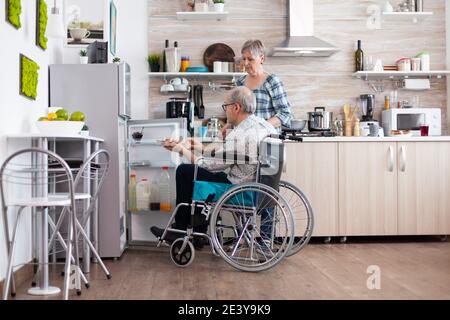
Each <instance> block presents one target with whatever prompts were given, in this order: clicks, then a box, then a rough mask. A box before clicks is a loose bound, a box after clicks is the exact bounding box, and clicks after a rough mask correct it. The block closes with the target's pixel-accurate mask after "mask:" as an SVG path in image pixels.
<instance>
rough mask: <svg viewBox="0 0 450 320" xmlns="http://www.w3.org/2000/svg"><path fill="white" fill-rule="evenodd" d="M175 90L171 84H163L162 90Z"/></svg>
mask: <svg viewBox="0 0 450 320" xmlns="http://www.w3.org/2000/svg"><path fill="white" fill-rule="evenodd" d="M173 91H175V88H174V87H173V85H171V84H168V83H166V84H163V85H162V86H161V92H173Z"/></svg>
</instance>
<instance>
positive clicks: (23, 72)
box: [19, 54, 40, 100]
mask: <svg viewBox="0 0 450 320" xmlns="http://www.w3.org/2000/svg"><path fill="white" fill-rule="evenodd" d="M19 58H20V75H19V79H20V85H19V86H20V87H19V93H20V94H21V95H22V96H24V97H27V98H29V99H31V100H36V98H37V87H38V82H39V73H38V71H39V69H40V68H39V66H38V64H37V63H36V62H34V61H33V60H31V59H30V58H28V57H26V56H25V55H23V54H20V55H19Z"/></svg>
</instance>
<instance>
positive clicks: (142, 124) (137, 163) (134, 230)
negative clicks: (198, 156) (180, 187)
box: [127, 118, 188, 245]
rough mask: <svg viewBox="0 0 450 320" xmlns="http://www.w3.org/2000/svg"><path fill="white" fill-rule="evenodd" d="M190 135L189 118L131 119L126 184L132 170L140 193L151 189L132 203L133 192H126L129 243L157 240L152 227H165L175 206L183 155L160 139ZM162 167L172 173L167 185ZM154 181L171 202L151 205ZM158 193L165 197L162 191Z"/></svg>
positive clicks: (146, 243) (136, 243)
mask: <svg viewBox="0 0 450 320" xmlns="http://www.w3.org/2000/svg"><path fill="white" fill-rule="evenodd" d="M187 135H188V131H187V121H186V119H184V118H178V119H161V120H143V121H129V122H128V146H127V148H128V156H127V164H128V165H127V168H128V171H127V185H129V184H130V176H131V174H132V173H133V174H135V175H136V183H137V184H138V188H137V189H138V193H139V192H140V191H139V190H141V191H142V190H147V189H148V192H144V193H143V195H142V194H141V196H140V199H138V201H137V202H133V201H131V203H130V192H127V208H128V223H127V226H128V244H129V245H152V244H154V243H155V242H156V241H157V239H156V238H155V237H154V236H153V234H152V233H151V232H150V227H151V226H158V227H161V228H163V227H165V226H166V225H167V223H168V221H169V218H170V216H171V214H172V211H173V209H174V208H175V199H176V186H175V173H176V168H177V167H178V165H179V164H181V163H182V159H181V157H180V155H178V154H177V153H173V152H170V151H168V150H166V149H164V148H163V147H162V146H161V141H162V140H164V139H167V138H172V139H186V138H187ZM163 168H165V169H166V170H165V172H164V174H166V175H167V173H168V175H169V179H168V180H169V183H168V186H166V187H163V186H162V185H160V182H159V179H160V177H161V176H162V174H163ZM152 183H153V184H154V183H156V184H155V185H157V186H158V189H159V192H161V193H162V192H164V193H165V194H164V196H166V197H168V200H169V203H167V204H166V205H165V206H162V205H161V206H156V207H155V206H153V207H151V206H150V197H151V194H150V191H151V189H150V188H148V186H150V185H151V184H152ZM146 185H147V188H145V186H146ZM139 186H141V187H139ZM142 186H144V187H142ZM163 190H164V191H163ZM159 196H160V197H162V196H163V194H161V195H159ZM137 197H138V198H139V195H137ZM130 204H131V206H130ZM136 204H138V205H136ZM151 209H153V210H151Z"/></svg>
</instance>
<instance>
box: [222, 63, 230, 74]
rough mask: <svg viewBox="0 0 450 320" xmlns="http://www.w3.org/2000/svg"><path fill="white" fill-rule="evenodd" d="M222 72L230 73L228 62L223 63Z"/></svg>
mask: <svg viewBox="0 0 450 320" xmlns="http://www.w3.org/2000/svg"><path fill="white" fill-rule="evenodd" d="M222 72H230V69H229V63H228V62H222Z"/></svg>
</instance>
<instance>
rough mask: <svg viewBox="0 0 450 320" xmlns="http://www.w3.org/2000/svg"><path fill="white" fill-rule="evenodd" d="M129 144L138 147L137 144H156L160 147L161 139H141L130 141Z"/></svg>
mask: <svg viewBox="0 0 450 320" xmlns="http://www.w3.org/2000/svg"><path fill="white" fill-rule="evenodd" d="M130 146H133V147H139V146H158V147H161V140H156V139H149V140H141V141H139V142H136V141H133V140H132V141H130Z"/></svg>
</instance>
